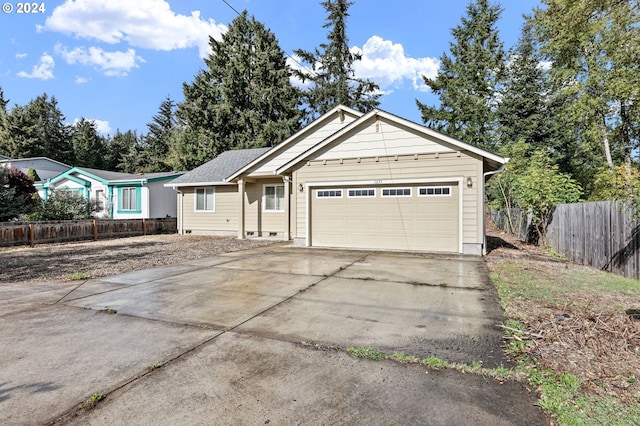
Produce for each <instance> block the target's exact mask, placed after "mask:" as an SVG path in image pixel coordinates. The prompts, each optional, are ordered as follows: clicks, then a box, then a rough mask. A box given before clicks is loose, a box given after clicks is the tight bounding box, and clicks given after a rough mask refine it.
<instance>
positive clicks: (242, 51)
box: [169, 11, 301, 164]
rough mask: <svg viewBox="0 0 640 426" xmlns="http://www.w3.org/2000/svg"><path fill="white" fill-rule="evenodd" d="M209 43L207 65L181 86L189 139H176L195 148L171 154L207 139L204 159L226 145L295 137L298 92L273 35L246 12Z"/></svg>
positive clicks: (268, 143) (174, 149)
mask: <svg viewBox="0 0 640 426" xmlns="http://www.w3.org/2000/svg"><path fill="white" fill-rule="evenodd" d="M209 44H210V45H211V49H212V53H211V54H210V55H209V57H208V58H206V59H205V64H206V65H207V68H206V69H205V70H201V71H200V72H199V73H198V74H197V75H196V77H195V79H194V81H193V83H191V84H186V83H185V84H183V90H184V96H185V100H184V102H182V103H180V104H179V105H178V111H177V115H178V117H179V118H180V120H181V123H180V125H181V127H183V128H184V129H186V130H187V131H188V132H187V133H186V134H187V135H189V137H186V138H185V137H179V138H174V140H175V141H176V143H177V141H178V140H179V141H181V143H185V144H191V146H190V147H189V148H185V147H182V148H179V147H178V146H174V147H172V152H173V155H181V152H180V149H187V151H190V152H192V151H193V150H194V149H199V148H200V147H197V146H196V145H197V144H198V143H201V142H202V138H203V137H204V138H205V139H206V140H207V141H206V144H207V145H208V146H207V149H206V150H205V152H207V153H208V154H210V156H208V157H207V158H206V159H205V160H210V159H211V158H213V156H215V155H217V154H219V153H221V152H223V151H226V150H228V149H233V148H254V147H263V146H273V145H275V144H277V143H279V142H281V141H282V140H284V139H286V138H287V137H289V136H291V135H292V134H293V133H294V132H295V131H296V130H297V129H298V128H299V122H300V116H301V113H300V110H298V108H297V106H298V103H299V93H298V91H297V90H296V89H295V88H294V87H293V86H292V85H291V83H290V82H289V77H290V70H289V68H288V67H287V65H286V61H285V55H284V52H283V51H282V49H280V47H279V46H278V41H277V39H276V37H275V35H274V34H273V33H272V32H271V31H269V30H268V29H266V28H265V27H264V25H263V24H261V23H260V22H258V21H256V20H255V18H254V17H251V18H249V17H248V16H247V12H246V11H245V12H243V13H242V15H240V16H238V17H237V18H236V19H234V20H233V22H232V23H231V25H230V26H229V29H228V31H227V32H226V33H225V34H224V35H223V36H222V40H221V41H216V40H214V39H213V38H209ZM194 135H197V137H195V138H194V137H193V136H194ZM194 144H196V145H194ZM169 162H170V163H171V164H177V163H179V159H176V158H172V159H170V161H169Z"/></svg>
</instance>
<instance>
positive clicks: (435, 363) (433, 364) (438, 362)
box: [420, 356, 449, 370]
mask: <svg viewBox="0 0 640 426" xmlns="http://www.w3.org/2000/svg"><path fill="white" fill-rule="evenodd" d="M420 364H422V365H424V366H427V367H429V368H431V369H433V370H439V369H441V368H447V367H448V366H449V363H448V362H447V361H445V360H443V359H441V358H438V357H436V356H430V357H428V358H424V359H422V360H420Z"/></svg>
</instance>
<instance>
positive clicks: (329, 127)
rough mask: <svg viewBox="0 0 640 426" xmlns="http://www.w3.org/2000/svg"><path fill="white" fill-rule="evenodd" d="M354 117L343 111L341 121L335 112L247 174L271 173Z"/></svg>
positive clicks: (265, 174)
mask: <svg viewBox="0 0 640 426" xmlns="http://www.w3.org/2000/svg"><path fill="white" fill-rule="evenodd" d="M355 119H356V117H355V116H352V115H350V114H346V113H345V114H344V115H343V121H340V115H339V114H338V113H336V114H335V116H334V117H333V118H332V119H331V120H330V121H327V123H326V124H325V125H323V126H319V127H317V128H315V129H313V130H312V131H310V132H308V133H305V134H304V135H303V136H304V137H303V138H301V139H299V140H297V141H291V143H290V144H289V146H288V147H286V148H285V149H284V150H283V151H282V152H280V153H279V154H278V155H277V156H275V157H274V158H272V159H270V160H268V161H266V162H265V163H263V164H261V165H260V167H258V168H257V169H255V170H252V171H251V172H250V173H249V176H267V175H273V171H274V170H276V169H277V168H278V167H280V166H282V165H283V164H285V163H286V162H288V161H289V160H291V159H293V158H295V157H297V156H298V155H300V154H301V153H303V152H304V151H306V150H307V149H309V148H310V147H312V146H313V145H315V144H317V143H318V142H320V141H322V140H323V139H326V138H327V137H329V136H331V135H332V134H334V133H335V132H337V131H338V130H340V129H341V128H343V127H344V126H346V125H348V124H349V123H351V122H352V121H354V120H355Z"/></svg>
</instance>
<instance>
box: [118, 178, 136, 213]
mask: <svg viewBox="0 0 640 426" xmlns="http://www.w3.org/2000/svg"><path fill="white" fill-rule="evenodd" d="M117 188H118V213H121V214H140V213H142V186H131V185H130V186H118V187H117ZM126 188H135V190H136V206H135V207H136V208H135V209H129V210H125V209H123V208H122V204H123V201H124V198H123V197H122V192H123V189H126Z"/></svg>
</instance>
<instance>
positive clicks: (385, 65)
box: [351, 35, 440, 93]
mask: <svg viewBox="0 0 640 426" xmlns="http://www.w3.org/2000/svg"><path fill="white" fill-rule="evenodd" d="M351 51H352V52H355V53H360V54H361V55H362V60H360V61H357V62H356V63H355V64H354V69H355V73H356V76H357V77H359V78H369V79H371V80H372V81H374V82H376V83H377V84H378V85H379V86H380V88H381V89H391V88H393V87H399V86H402V85H403V84H404V83H405V82H406V81H410V82H411V85H412V86H413V88H414V89H416V90H421V91H428V90H429V88H428V86H427V85H425V84H424V80H423V79H422V76H423V75H425V76H427V77H430V78H433V77H435V75H436V74H437V72H438V68H439V66H440V61H439V60H438V59H437V58H429V57H425V58H411V57H407V56H406V55H405V52H404V47H403V46H402V45H401V44H400V43H393V42H392V41H390V40H384V39H382V38H381V37H379V36H375V35H374V36H372V37H370V38H369V40H367V41H366V43H365V44H364V46H362V48H359V47H357V46H354V47H353V48H351ZM386 92H387V93H388V92H389V90H386Z"/></svg>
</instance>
